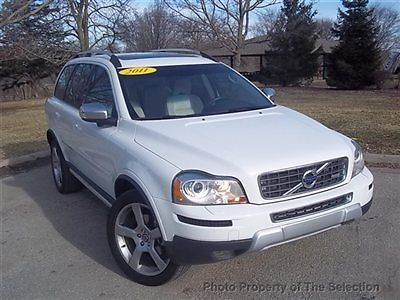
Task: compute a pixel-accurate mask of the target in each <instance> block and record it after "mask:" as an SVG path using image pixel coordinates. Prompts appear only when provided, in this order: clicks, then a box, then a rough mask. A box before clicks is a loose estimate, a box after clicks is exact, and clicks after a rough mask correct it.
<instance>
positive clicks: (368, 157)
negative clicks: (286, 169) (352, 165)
mask: <svg viewBox="0 0 400 300" xmlns="http://www.w3.org/2000/svg"><path fill="white" fill-rule="evenodd" d="M48 156H50V153H49V150H44V151H39V152H34V153H31V154H27V155H23V156H19V157H14V158H8V159H5V160H2V161H0V168H3V167H12V166H15V165H19V164H23V163H26V162H31V161H35V160H37V159H39V158H45V157H48ZM364 157H365V161H366V162H367V163H370V164H396V165H400V155H389V154H374V153H365V154H364Z"/></svg>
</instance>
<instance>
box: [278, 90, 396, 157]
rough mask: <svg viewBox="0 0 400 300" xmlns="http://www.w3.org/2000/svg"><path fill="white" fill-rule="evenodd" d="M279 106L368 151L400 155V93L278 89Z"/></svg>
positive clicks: (389, 91) (390, 91)
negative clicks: (317, 123)
mask: <svg viewBox="0 0 400 300" xmlns="http://www.w3.org/2000/svg"><path fill="white" fill-rule="evenodd" d="M276 91H277V96H276V103H277V104H281V105H285V106H288V107H290V108H292V109H295V110H297V111H299V112H302V113H304V114H306V115H308V116H310V117H312V118H314V119H316V120H318V121H320V122H321V123H322V124H324V125H326V126H328V127H330V128H332V129H334V130H337V131H339V132H341V133H343V134H345V135H347V136H349V137H352V138H354V139H356V140H357V141H358V142H359V143H360V144H361V145H362V147H363V149H364V151H365V152H370V153H384V154H400V90H380V91H378V90H364V91H339V90H335V89H327V88H319V87H318V88H317V87H307V88H295V87H287V88H284V87H277V88H276Z"/></svg>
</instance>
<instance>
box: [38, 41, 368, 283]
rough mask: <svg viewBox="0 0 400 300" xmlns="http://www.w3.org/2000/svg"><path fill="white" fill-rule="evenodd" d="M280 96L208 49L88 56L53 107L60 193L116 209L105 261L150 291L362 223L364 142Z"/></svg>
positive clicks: (75, 66) (73, 68) (74, 67)
mask: <svg viewBox="0 0 400 300" xmlns="http://www.w3.org/2000/svg"><path fill="white" fill-rule="evenodd" d="M272 94H273V90H271V89H266V90H264V91H260V90H259V89H258V88H257V87H256V86H254V85H253V84H252V83H251V82H249V81H248V80H247V79H246V78H244V77H242V76H241V75H240V74H239V73H237V72H236V71H234V70H233V69H231V68H229V67H227V66H226V65H224V64H222V63H219V62H216V61H215V60H214V59H212V58H211V57H208V56H207V55H205V54H203V53H201V52H196V51H189V50H181V49H180V50H173V49H172V50H162V51H152V52H146V53H126V54H110V53H105V52H83V53H80V54H78V55H77V57H76V58H74V59H72V60H71V61H69V62H68V63H67V64H66V65H65V67H64V68H63V70H62V71H61V73H60V75H59V77H58V80H57V85H56V88H55V93H54V96H52V97H50V98H49V99H48V100H47V102H46V113H47V120H48V127H49V130H48V132H47V139H48V142H49V144H50V148H51V162H52V170H53V176H54V180H55V184H56V186H57V189H58V190H59V191H60V192H61V193H68V192H72V191H76V190H78V189H79V188H80V187H81V184H83V185H84V186H86V187H87V188H88V189H89V190H91V191H92V192H93V193H94V194H95V195H96V196H98V197H99V198H100V199H101V200H102V201H103V202H104V203H105V204H107V205H108V206H110V207H111V210H110V215H109V220H108V225H107V226H108V227H107V234H108V241H109V244H110V247H111V251H112V253H113V255H114V257H115V259H116V261H117V263H118V264H119V265H120V267H121V268H122V269H123V270H124V272H125V273H126V274H127V275H128V276H129V277H130V278H131V279H133V280H134V281H136V282H139V283H141V284H146V285H160V284H163V283H165V282H166V281H168V280H170V279H172V278H174V277H176V276H177V275H179V273H181V272H182V271H183V270H185V269H186V268H187V267H185V266H188V265H190V264H203V263H211V262H216V261H220V260H225V259H230V258H233V257H235V256H237V255H240V254H243V253H246V252H250V251H261V250H265V249H268V248H270V247H272V246H276V245H280V244H283V243H286V242H289V241H293V240H296V239H299V238H302V237H305V236H309V235H312V234H316V233H319V232H322V231H325V230H327V229H330V228H334V227H338V226H339V225H341V224H344V223H346V222H349V221H352V220H354V219H357V218H360V217H361V215H362V214H363V213H365V212H366V211H367V210H368V209H369V207H370V205H371V202H372V195H373V177H372V174H371V172H370V171H369V170H368V169H367V168H366V167H365V166H364V161H363V154H362V152H361V149H360V147H359V146H358V144H357V143H356V142H354V141H352V140H351V139H349V138H347V137H345V136H343V135H341V134H339V133H337V132H335V131H333V130H331V129H329V128H326V127H325V126H323V125H321V124H320V123H318V122H316V121H314V120H312V119H310V118H308V117H306V116H304V115H302V114H300V113H298V112H295V111H293V110H290V109H288V108H285V107H282V106H279V105H275V104H274V103H273V102H272V101H271V99H270V98H271V96H272Z"/></svg>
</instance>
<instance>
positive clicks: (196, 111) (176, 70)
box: [119, 64, 273, 120]
mask: <svg viewBox="0 0 400 300" xmlns="http://www.w3.org/2000/svg"><path fill="white" fill-rule="evenodd" d="M128 69H131V70H128ZM128 69H122V70H119V79H120V82H121V87H122V90H123V92H124V97H125V100H126V102H127V103H126V104H127V107H128V110H129V112H130V115H131V117H132V118H133V119H142V120H149V119H169V118H183V117H191V116H206V115H215V114H223V113H234V112H238V111H247V110H254V109H261V108H268V107H271V106H273V104H272V103H271V102H270V101H269V100H268V99H267V98H266V97H265V96H264V95H263V94H262V92H261V91H260V90H258V89H257V88H255V87H254V86H253V85H251V84H250V83H249V82H248V81H247V80H245V79H244V78H243V77H242V76H240V75H238V74H237V73H236V72H234V71H232V70H231V69H230V68H228V67H226V66H224V65H222V64H205V65H180V66H162V67H153V68H152V72H151V73H148V72H140V71H137V70H135V68H128Z"/></svg>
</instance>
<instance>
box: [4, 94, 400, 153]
mask: <svg viewBox="0 0 400 300" xmlns="http://www.w3.org/2000/svg"><path fill="white" fill-rule="evenodd" d="M276 90H277V94H278V95H277V97H276V103H277V104H282V105H285V106H288V107H290V108H293V109H295V110H297V111H300V112H302V113H304V114H306V115H309V116H310V117H312V118H315V119H317V120H319V121H320V122H322V123H323V124H325V125H326V126H328V127H330V128H333V129H335V130H338V131H340V132H342V133H344V134H345V135H347V136H349V137H353V138H355V139H357V140H358V141H359V142H360V143H361V145H362V146H363V148H364V150H365V151H367V152H371V153H385V154H400V91H396V90H384V91H370V90H368V91H337V90H333V89H325V88H321V87H318V88H316V87H306V88H294V87H288V88H283V87H277V88H276ZM0 112H1V122H0V127H1V136H0V145H1V150H0V160H2V159H5V158H10V157H16V156H20V155H24V154H28V153H31V152H35V151H40V150H45V149H46V148H47V142H46V121H45V115H44V100H43V99H42V100H24V101H14V102H0Z"/></svg>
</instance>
